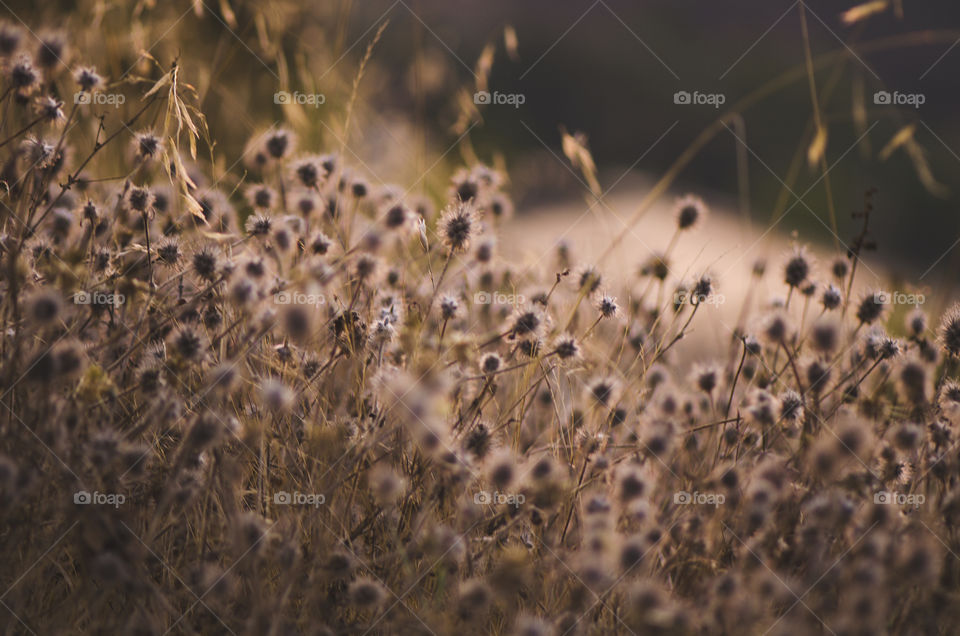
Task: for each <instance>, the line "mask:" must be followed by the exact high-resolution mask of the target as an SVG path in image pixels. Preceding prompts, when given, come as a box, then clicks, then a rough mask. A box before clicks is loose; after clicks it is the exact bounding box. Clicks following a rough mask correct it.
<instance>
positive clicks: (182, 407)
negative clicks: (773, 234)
mask: <svg viewBox="0 0 960 636" xmlns="http://www.w3.org/2000/svg"><path fill="white" fill-rule="evenodd" d="M131 4H132V3H131ZM200 4H203V3H200ZM870 4H872V5H875V4H876V3H870ZM884 4H885V3H884ZM120 5H122V6H126V5H125V4H124V3H119V5H118V6H120ZM144 6H146V5H144ZM241 6H244V7H245V6H246V5H242V3H241ZM204 7H205V8H200V9H198V11H199V14H201V15H203V14H205V13H209V14H210V15H213V16H215V17H217V19H220V17H223V19H224V20H225V21H226V22H231V15H232V13H229V14H228V10H229V7H230V5H229V4H227V3H222V4H221V5H220V7H219V8H218V9H217V11H213V10H212V9H210V7H206V5H204ZM135 9H136V10H135V12H134V14H133V17H132V18H131V19H132V20H134V19H135V20H141V21H142V22H141V23H140V24H141V25H142V24H147V23H149V20H150V15H149V9H150V7H149V6H147V7H146V8H144V7H142V6H140V5H139V4H137V5H136V7H135ZM141 10H142V11H143V12H144V13H140V11H141ZM874 10H876V7H873V8H872V9H870V10H869V11H868V10H864V13H865V15H870V14H871V13H870V12H871V11H874ZM208 18H209V16H208ZM190 19H191V20H193V19H194V17H191V18H190ZM233 19H236V18H235V17H234V18H233ZM56 27H57V25H56V24H26V23H24V22H20V21H19V20H18V19H14V18H12V17H11V18H10V19H9V20H8V21H7V22H4V23H2V24H0V63H2V69H3V75H2V81H0V166H2V173H0V180H2V186H3V187H2V190H0V206H2V207H0V320H2V339H0V360H2V363H0V368H2V370H0V406H2V407H3V408H2V412H0V537H2V543H0V605H2V607H0V629H2V631H3V633H5V634H22V633H29V634H81V633H83V634H86V633H90V634H168V633H174V634H179V633H184V634H226V633H228V634H276V635H280V634H317V635H319V634H437V635H439V634H520V635H523V636H540V635H547V634H554V635H556V636H560V635H572V634H635V635H639V634H767V633H769V634H791V635H793V634H825V633H829V634H844V635H859V634H864V635H866V634H884V633H891V634H951V633H956V632H957V629H958V628H957V625H958V621H960V612H958V607H960V604H958V602H957V601H958V596H960V558H958V556H957V553H960V535H958V529H957V526H956V525H955V522H957V523H960V485H958V478H957V477H958V469H960V453H958V443H960V440H958V433H960V384H958V379H960V378H958V364H957V359H958V357H960V306H954V307H953V308H947V309H945V310H943V311H938V312H937V313H936V314H933V312H931V313H930V314H928V312H927V310H926V309H925V308H926V307H932V306H934V305H936V304H937V303H939V304H942V305H946V304H947V303H946V300H945V298H946V296H945V295H944V294H940V295H938V296H937V299H936V300H937V302H930V303H927V304H925V302H924V301H925V300H926V298H925V296H924V294H923V293H921V292H920V291H918V289H916V288H913V287H910V286H909V285H898V286H897V288H896V289H894V288H892V287H891V288H889V289H884V288H883V287H882V286H880V287H876V288H874V287H873V285H872V284H871V285H869V286H867V288H863V289H862V288H861V287H862V285H861V283H860V280H861V279H862V278H863V276H864V274H865V272H864V271H863V270H864V268H865V265H864V264H863V261H862V260H861V256H862V254H863V253H865V252H866V251H867V250H869V249H870V247H871V235H870V223H871V218H872V216H873V215H875V214H876V212H875V210H874V207H873V206H874V201H875V193H874V192H872V191H870V192H867V193H865V196H864V198H863V200H862V201H857V202H855V205H856V207H857V212H855V213H854V215H853V218H854V219H855V221H856V223H857V225H858V227H861V228H862V229H861V230H860V232H859V234H858V236H857V237H856V238H855V239H854V240H853V241H852V242H851V243H850V245H849V246H848V250H846V251H840V252H838V253H836V254H835V255H834V254H833V253H832V252H831V251H830V250H829V249H826V250H825V249H824V248H818V254H819V255H818V256H816V257H814V255H813V251H812V250H808V249H807V248H805V247H803V246H802V245H801V244H800V243H798V242H797V241H792V242H793V245H792V246H791V247H790V249H789V250H788V251H787V253H785V254H782V255H779V256H776V257H772V258H770V259H766V260H764V259H759V258H758V259H755V260H754V259H753V257H752V256H751V260H750V262H749V263H745V265H746V266H745V267H744V273H743V274H738V276H740V275H742V276H743V277H745V280H744V281H740V282H737V283H735V285H736V286H737V287H738V289H739V291H738V292H736V293H731V295H730V296H729V297H728V296H726V295H725V294H724V283H725V281H724V280H723V277H720V278H715V277H716V272H715V271H714V269H715V268H710V267H708V265H709V264H710V263H712V262H714V261H711V260H710V259H709V258H708V259H707V261H708V262H707V263H705V262H704V261H703V259H700V260H697V259H696V258H694V256H696V255H697V254H699V253H700V249H701V248H702V247H703V244H704V243H708V244H709V245H710V249H713V250H719V252H718V253H722V252H724V251H725V250H726V249H727V248H728V247H729V246H728V245H727V243H726V242H725V241H726V239H725V238H724V236H725V235H723V234H711V233H710V231H709V228H710V224H711V223H712V222H714V220H713V219H711V218H710V214H709V202H705V201H704V200H702V199H701V198H700V197H698V196H696V195H683V196H679V197H676V199H675V200H671V201H667V199H669V197H665V198H664V199H663V202H661V203H659V204H658V205H659V206H660V207H658V208H656V213H655V216H656V217H657V218H658V223H659V224H660V226H661V227H662V228H665V229H663V230H661V231H660V232H659V233H655V232H652V231H651V232H647V231H643V240H645V241H651V242H654V243H657V245H655V247H656V252H655V254H653V255H650V256H647V255H644V254H643V253H642V251H641V250H640V249H639V247H637V248H636V250H635V251H634V252H632V254H633V255H634V256H636V258H634V259H633V262H629V261H630V254H628V255H627V256H624V255H622V254H621V255H620V256H618V257H617V258H616V259H615V260H613V261H609V260H607V258H606V254H605V253H604V252H603V251H602V250H601V251H599V252H593V253H591V258H590V259H585V258H582V257H581V252H580V251H579V248H578V244H577V238H578V237H580V238H582V233H581V232H580V231H578V230H574V231H573V232H570V236H569V237H568V239H569V240H568V242H557V241H556V238H558V237H559V235H560V234H561V231H556V236H555V237H550V238H549V239H548V240H546V245H547V246H548V247H546V248H542V247H541V249H539V250H536V251H535V252H534V254H533V256H532V257H530V255H529V254H528V258H525V259H520V258H519V257H517V258H508V257H506V256H503V255H502V254H501V252H500V247H501V246H502V245H504V244H506V245H511V246H512V249H511V252H512V253H513V254H514V255H516V254H519V253H520V252H521V251H522V250H523V248H530V247H531V246H532V245H533V242H531V241H526V240H524V239H523V236H524V234H523V233H525V232H530V231H531V230H530V229H529V227H530V226H529V225H524V223H529V222H528V221H517V220H512V219H511V217H512V215H513V214H514V210H513V207H514V206H513V204H512V203H511V199H510V194H509V185H510V180H509V171H506V170H504V169H503V167H502V165H501V163H502V162H493V161H489V162H487V164H494V163H496V165H497V167H491V165H486V164H485V163H484V162H483V161H481V160H480V159H479V158H477V157H476V156H475V155H474V154H473V151H472V149H469V148H467V149H466V150H464V152H462V153H461V157H464V158H463V159H461V158H453V157H447V158H446V159H444V158H442V157H441V158H439V159H437V161H440V160H441V159H443V160H444V161H447V162H450V163H451V164H452V167H451V170H450V172H451V174H450V176H449V178H446V176H445V177H443V179H442V181H441V182H440V183H441V185H439V186H437V185H436V182H434V181H431V184H433V185H431V186H430V187H427V185H426V184H421V183H420V180H419V179H417V180H416V181H409V182H407V181H404V183H407V185H384V184H380V183H376V182H374V181H372V180H371V179H370V175H369V173H368V172H367V167H366V165H365V164H364V163H363V160H362V159H361V158H360V157H359V156H357V155H356V154H355V153H353V152H351V151H349V150H348V145H347V142H346V140H347V139H348V137H349V130H350V122H351V117H352V116H353V114H354V112H355V111H354V108H355V107H356V108H360V105H358V104H357V103H356V102H357V100H358V95H359V92H358V86H359V85H360V84H361V82H362V78H363V75H364V70H365V69H367V68H371V67H368V65H371V64H376V47H375V43H376V41H377V39H378V38H379V36H380V33H379V32H376V31H371V32H369V33H368V34H366V37H365V39H364V42H365V45H366V48H365V49H364V47H362V46H361V47H359V48H358V49H357V51H355V52H354V58H353V59H351V62H352V71H351V73H352V76H353V79H352V81H351V82H347V83H346V84H345V89H344V93H343V95H341V96H340V97H341V100H340V101H341V102H342V103H343V104H346V106H345V107H344V108H342V109H341V110H339V111H337V116H336V118H337V121H336V122H334V121H333V120H332V119H331V120H330V122H329V126H330V127H331V128H330V129H329V130H330V132H331V133H333V131H334V130H337V131H339V132H340V135H341V136H342V137H343V139H340V137H339V136H337V135H335V134H331V135H330V136H329V137H328V138H327V140H326V142H325V143H321V142H318V141H316V140H315V139H313V138H312V136H311V135H308V134H305V133H303V131H302V130H301V128H302V127H303V126H304V125H305V122H306V121H307V120H313V119H316V118H318V117H319V118H322V117H326V116H327V115H326V114H318V113H313V112H311V111H310V108H311V107H313V106H316V105H317V104H318V103H319V101H320V100H326V99H327V97H326V96H325V95H321V94H319V93H312V92H302V93H301V92H298V91H297V90H292V89H291V90H287V89H288V88H290V86H284V87H282V89H281V88H278V89H277V91H278V92H277V93H276V94H275V99H276V103H277V105H278V106H281V107H283V108H284V112H285V113H286V115H287V119H288V120H287V121H282V122H278V123H277V124H274V125H272V126H265V127H262V128H261V129H259V130H258V131H257V132H256V133H255V134H253V135H252V136H251V137H250V138H249V139H245V140H243V141H244V143H245V144H246V150H245V152H244V154H243V156H242V161H240V162H238V163H236V164H234V165H232V166H231V165H230V163H231V162H232V159H227V158H225V157H223V156H222V155H221V154H219V151H218V150H217V144H216V140H215V139H211V138H210V136H209V135H208V127H207V121H206V119H205V117H204V114H203V109H202V105H201V103H200V102H201V101H202V100H201V99H199V97H198V91H197V89H196V87H195V85H194V82H195V81H196V80H195V79H194V78H196V77H206V76H205V74H204V70H203V69H204V60H202V59H191V58H190V57H189V56H188V55H186V54H185V55H184V57H183V58H182V59H180V58H172V57H171V58H169V59H161V58H151V57H149V56H141V57H142V59H140V60H138V64H140V67H139V68H140V70H139V71H138V73H137V74H136V76H135V77H133V76H131V77H130V78H128V79H126V80H123V78H121V77H117V76H114V77H108V76H107V75H108V73H107V72H106V71H105V70H104V71H100V70H98V69H107V68H120V67H119V66H118V63H117V61H116V60H115V59H113V58H111V57H110V56H111V55H116V54H117V53H116V52H115V51H111V50H109V49H111V48H112V47H110V46H105V47H104V50H100V49H97V48H96V47H95V46H94V45H93V42H94V41H95V40H96V37H97V35H96V33H78V34H76V35H73V34H68V33H65V32H58V31H56V30H55V28H56ZM91 28H93V27H91ZM381 30H382V29H381ZM72 37H76V38H78V39H82V40H83V41H84V42H85V45H84V46H80V47H78V46H74V43H73V41H72V39H71V38H72ZM515 38H516V35H515V34H511V33H510V32H509V31H508V37H507V38H506V40H505V41H506V47H507V49H508V51H509V50H510V49H511V48H512V47H513V46H515V41H514V39H515ZM267 39H268V40H269V38H267ZM490 55H491V56H492V53H490ZM489 63H490V60H489V59H487V61H486V62H484V61H483V60H481V63H478V69H483V68H485V66H484V64H486V65H489ZM121 70H122V69H121ZM124 75H125V74H124ZM481 76H483V74H482V73H481ZM800 77H801V79H802V78H803V76H802V75H801V76H800ZM121 80H122V81H121ZM478 81H479V80H478ZM203 82H209V77H206V79H203ZM474 88H475V89H477V90H483V89H485V86H483V85H482V84H478V85H477V86H473V87H471V89H474ZM470 92H473V91H472V90H471V91H470ZM311 100H313V101H312V102H311ZM483 101H484V100H482V99H481V100H478V101H476V103H467V104H465V105H464V106H463V114H462V116H463V119H462V121H460V122H458V124H457V125H458V126H459V127H460V128H459V129H458V130H460V131H463V130H468V128H467V127H468V126H471V125H472V124H471V122H473V121H474V120H475V119H474V118H475V117H476V116H477V114H478V110H477V108H475V107H482V106H484V103H483ZM286 107H289V108H286ZM238 108H242V105H241V106H239V107H238ZM324 112H325V111H324ZM461 138H462V137H461ZM563 151H564V152H565V154H566V156H567V157H568V158H569V160H570V162H571V165H572V168H573V169H575V170H576V171H577V172H578V174H581V175H583V179H584V181H585V182H586V183H587V185H588V187H590V188H591V189H593V185H594V183H595V180H596V176H595V173H594V170H593V159H592V157H591V156H590V153H589V151H588V149H587V147H586V145H585V144H584V142H583V138H582V137H578V136H575V135H567V134H564V137H563ZM817 152H818V151H817V147H816V143H815V144H814V147H813V149H812V150H811V155H812V159H813V161H811V163H812V164H814V165H816V164H817V163H818V161H817V159H818V157H817V156H816V154H817ZM431 179H433V177H431ZM398 183H399V181H398ZM657 187H659V186H655V187H654V191H656V188H657ZM595 194H596V192H595ZM853 205H854V204H853V203H851V206H853ZM624 225H626V226H627V227H628V228H629V227H633V223H632V221H630V222H629V223H627V222H624ZM537 227H538V229H537V230H536V231H537V232H539V233H540V235H541V236H544V235H546V234H547V233H548V232H549V231H550V230H551V229H553V226H547V227H543V226H537ZM613 227H614V232H615V233H617V234H618V235H619V236H622V237H623V238H622V239H621V240H622V241H625V242H626V244H627V245H634V246H635V247H636V246H638V245H639V243H633V242H632V241H639V240H640V236H639V235H636V236H635V237H634V238H631V236H630V231H628V230H621V229H620V228H619V226H617V225H616V224H615V225H614V226H613ZM611 238H612V237H611ZM711 238H712V240H713V241H714V242H713V243H711ZM717 243H719V246H718V245H717ZM824 254H827V255H826V256H824ZM594 257H595V258H594ZM611 270H615V271H611ZM858 277H860V278H859V279H858ZM936 292H937V290H933V292H931V293H936ZM725 303H729V305H727V306H726V307H725V313H723V314H722V316H721V315H720V314H718V313H716V312H717V306H718V305H723V304H725ZM698 330H699V331H700V332H701V333H707V334H711V336H710V337H711V338H712V339H713V342H712V345H711V346H710V347H706V346H703V345H702V344H696V341H695V340H694V339H693V338H692V336H691V334H694V333H695V332H697V331H698ZM691 343H693V345H691Z"/></svg>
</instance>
